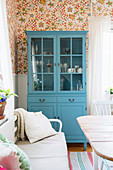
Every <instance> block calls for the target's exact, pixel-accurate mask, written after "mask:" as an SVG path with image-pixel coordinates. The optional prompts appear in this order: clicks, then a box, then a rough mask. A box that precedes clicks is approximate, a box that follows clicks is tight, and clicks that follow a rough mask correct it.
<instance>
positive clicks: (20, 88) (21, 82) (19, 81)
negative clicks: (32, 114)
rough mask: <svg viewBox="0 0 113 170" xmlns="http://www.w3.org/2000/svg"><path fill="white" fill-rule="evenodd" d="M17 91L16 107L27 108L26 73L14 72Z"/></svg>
mask: <svg viewBox="0 0 113 170" xmlns="http://www.w3.org/2000/svg"><path fill="white" fill-rule="evenodd" d="M13 81H14V89H15V93H17V94H18V96H19V97H18V98H16V97H15V108H24V109H26V110H27V75H26V74H13Z"/></svg>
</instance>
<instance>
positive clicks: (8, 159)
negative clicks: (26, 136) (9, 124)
mask: <svg viewBox="0 0 113 170" xmlns="http://www.w3.org/2000/svg"><path fill="white" fill-rule="evenodd" d="M0 165H2V166H3V167H4V168H6V169H8V170H31V167H30V163H29V158H28V157H27V155H26V154H25V153H24V152H23V151H22V150H21V149H20V148H19V147H18V146H17V145H15V144H14V143H13V142H10V141H8V140H7V138H5V137H4V136H3V135H2V134H0Z"/></svg>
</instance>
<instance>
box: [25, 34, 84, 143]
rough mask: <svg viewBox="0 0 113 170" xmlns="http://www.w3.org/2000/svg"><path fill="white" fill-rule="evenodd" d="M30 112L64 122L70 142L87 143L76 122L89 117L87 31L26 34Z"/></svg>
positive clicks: (64, 128)
mask: <svg viewBox="0 0 113 170" xmlns="http://www.w3.org/2000/svg"><path fill="white" fill-rule="evenodd" d="M26 33H27V41H28V48H27V54H28V96H27V105H28V110H29V111H40V110H42V111H43V113H44V114H45V115H46V116H47V117H48V118H59V119H61V120H62V122H63V131H64V132H65V135H66V139H67V142H73V143H75V142H84V143H85V142H86V139H85V137H84V135H83V133H82V131H81V129H80V127H79V125H78V124H77V122H76V118H77V117H78V116H82V115H86V109H87V108H86V96H87V95H86V34H87V31H27V32H26Z"/></svg>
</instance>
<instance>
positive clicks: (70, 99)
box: [58, 97, 86, 103]
mask: <svg viewBox="0 0 113 170" xmlns="http://www.w3.org/2000/svg"><path fill="white" fill-rule="evenodd" d="M58 102H66V103H84V102H86V97H58Z"/></svg>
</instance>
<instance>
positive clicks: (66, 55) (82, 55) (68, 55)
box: [60, 54, 83, 57]
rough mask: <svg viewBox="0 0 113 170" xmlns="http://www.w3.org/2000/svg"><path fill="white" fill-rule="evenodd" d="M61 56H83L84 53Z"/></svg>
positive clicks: (62, 55)
mask: <svg viewBox="0 0 113 170" xmlns="http://www.w3.org/2000/svg"><path fill="white" fill-rule="evenodd" d="M60 56H61V57H65V56H75V57H76V56H77V57H79V56H80V57H81V56H83V54H60Z"/></svg>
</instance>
